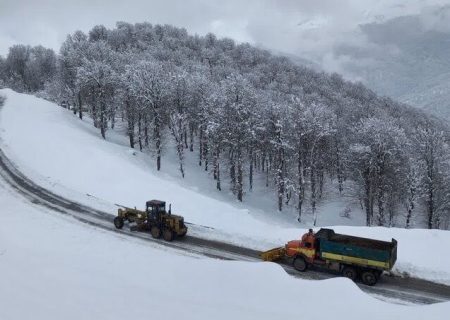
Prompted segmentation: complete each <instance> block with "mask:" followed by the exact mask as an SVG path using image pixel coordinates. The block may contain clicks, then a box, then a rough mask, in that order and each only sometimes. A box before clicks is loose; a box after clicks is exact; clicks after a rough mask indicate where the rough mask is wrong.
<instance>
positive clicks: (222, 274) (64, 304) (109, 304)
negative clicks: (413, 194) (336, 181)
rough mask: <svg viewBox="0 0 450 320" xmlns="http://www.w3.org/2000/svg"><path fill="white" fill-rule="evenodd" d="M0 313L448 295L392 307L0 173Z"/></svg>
mask: <svg viewBox="0 0 450 320" xmlns="http://www.w3.org/2000/svg"><path fill="white" fill-rule="evenodd" d="M0 203H1V204H2V211H1V212H0V272H1V277H0V319H5V320H26V319H34V320H47V319H66V320H71V319H73V320H83V319H86V320H88V319H109V320H115V319H133V320H141V319H173V318H182V319H196V320H201V319H218V320H219V319H261V320H262V319H299V316H301V318H302V319H314V318H316V317H317V315H318V314H319V315H320V317H321V318H324V319H328V318H329V319H331V318H332V319H348V320H352V319H355V320H356V319H358V320H359V319H367V320H370V319H401V318H402V319H408V320H415V319H417V320H422V319H430V320H438V319H444V318H445V314H448V313H449V312H450V302H447V303H441V304H434V305H429V306H420V307H410V306H399V305H393V304H389V303H385V302H381V301H379V300H377V299H374V298H371V297H369V296H368V295H366V294H364V293H362V292H361V291H360V290H359V288H357V287H356V285H355V284H353V283H352V282H351V281H350V280H347V279H343V278H337V279H330V280H325V281H308V280H300V279H295V278H293V277H290V276H288V275H287V274H286V273H285V272H284V271H282V269H281V268H280V267H279V266H277V265H275V264H271V263H249V262H224V261H217V260H212V259H206V258H198V257H189V256H183V255H182V253H179V252H177V251H174V250H170V251H166V250H165V249H164V248H163V247H160V246H158V245H157V244H151V243H144V242H141V241H139V240H135V239H130V238H127V237H122V236H120V235H118V234H113V233H111V232H106V231H103V230H99V229H95V228H93V227H91V226H87V225H84V224H83V225H82V224H81V223H78V222H75V221H74V220H72V219H70V218H66V217H65V216H61V215H56V216H55V215H54V213H51V212H46V211H43V210H41V209H38V208H37V207H33V206H31V205H29V204H26V203H24V202H23V199H22V198H20V196H18V195H17V194H15V191H13V190H9V189H5V185H4V182H3V181H0Z"/></svg>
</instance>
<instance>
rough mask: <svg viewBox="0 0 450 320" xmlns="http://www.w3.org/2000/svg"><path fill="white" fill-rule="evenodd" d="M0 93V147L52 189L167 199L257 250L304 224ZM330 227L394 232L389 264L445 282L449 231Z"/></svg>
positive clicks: (112, 136)
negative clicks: (1, 99) (393, 260)
mask: <svg viewBox="0 0 450 320" xmlns="http://www.w3.org/2000/svg"><path fill="white" fill-rule="evenodd" d="M0 94H3V95H6V96H7V101H6V104H5V106H4V107H3V109H2V110H1V112H0V144H1V147H2V149H3V151H4V152H5V153H6V154H7V155H8V157H10V158H11V159H12V160H13V161H14V162H15V163H16V164H17V165H18V167H19V169H20V170H21V171H22V172H24V173H25V175H26V176H28V177H30V178H32V179H33V180H34V181H35V182H37V183H38V184H40V185H42V186H43V187H45V188H48V189H51V190H53V191H54V192H56V193H59V194H61V195H64V196H66V197H68V198H71V199H76V200H78V201H80V202H83V203H86V204H88V205H91V206H95V207H97V208H100V209H103V210H108V211H110V212H111V213H112V214H114V212H115V210H116V209H117V207H115V206H114V203H120V204H124V205H127V206H138V207H142V206H143V204H144V202H145V201H146V200H148V199H150V198H156V199H165V200H166V201H168V202H169V203H172V205H173V209H174V212H179V213H181V214H182V215H184V216H185V218H186V220H187V221H189V222H192V223H195V224H198V225H203V226H208V227H210V228H205V229H195V230H194V229H193V230H191V231H193V232H196V233H201V236H203V237H209V238H214V239H219V240H225V241H228V242H233V243H235V244H239V245H244V246H249V247H253V248H256V249H267V248H270V247H273V246H279V245H282V244H284V243H285V242H286V241H288V240H291V239H293V238H298V237H299V236H300V235H301V234H303V232H304V228H305V227H306V226H303V227H300V226H298V225H297V224H295V223H294V222H292V221H290V220H289V219H283V218H280V217H277V214H276V213H275V212H271V210H273V208H271V207H269V208H268V210H266V211H264V210H261V209H260V208H259V209H258V208H257V209H255V208H254V207H252V206H249V207H246V204H245V203H244V204H240V203H237V202H233V201H229V198H227V197H226V195H225V196H223V195H221V194H219V192H215V191H209V192H205V189H206V188H205V186H202V184H205V183H207V182H205V181H209V180H207V177H206V178H205V173H203V172H201V170H197V171H194V170H193V171H188V175H189V174H191V175H192V173H195V175H196V176H194V177H192V176H191V178H188V179H186V180H185V181H183V180H182V179H181V178H178V177H176V176H174V175H173V174H171V172H173V171H170V170H171V168H172V169H173V168H175V167H176V163H171V162H170V160H169V159H168V158H169V157H167V158H164V160H163V171H162V172H156V171H155V169H154V167H155V165H154V160H153V159H152V158H151V156H150V155H148V154H145V153H140V152H138V151H136V150H133V149H130V148H128V147H127V146H126V141H125V139H124V138H123V137H122V136H121V135H120V134H117V133H114V132H112V131H110V132H108V133H107V135H108V139H107V140H106V141H104V140H103V139H101V138H100V135H99V133H98V132H97V130H96V129H95V128H93V127H92V126H91V125H90V123H89V120H87V121H80V120H79V119H78V118H76V117H75V116H74V115H73V114H72V113H71V112H69V111H67V110H65V109H62V108H60V107H58V106H56V105H54V104H52V103H50V102H47V101H45V100H42V99H38V98H35V97H33V96H30V95H24V94H18V93H15V92H13V91H11V90H9V89H4V90H0ZM189 169H190V168H189ZM164 170H167V171H164ZM175 171H176V170H175ZM189 172H192V173H189ZM196 181H199V185H197V184H196ZM263 201H264V200H263ZM341 209H342V208H339V209H337V208H336V211H339V210H341ZM327 210H328V211H333V208H332V207H329V208H327ZM278 215H280V214H278ZM326 216H328V214H327V215H326ZM327 223H328V224H335V223H343V220H336V219H335V218H330V219H323V221H322V225H326V224H327ZM333 228H334V229H335V230H336V231H337V232H342V233H348V234H354V235H360V236H365V237H373V238H377V239H382V240H390V239H391V238H395V239H397V240H398V243H399V249H398V260H397V264H396V266H395V270H394V271H396V272H400V273H403V272H406V273H408V274H410V275H412V276H416V277H420V278H424V279H430V280H434V281H438V282H443V283H447V284H450V268H449V267H448V266H449V265H450V255H442V254H440V252H442V250H443V248H448V246H449V245H450V232H448V231H439V230H433V231H429V230H404V229H395V228H391V229H388V228H367V227H339V226H334V227H333ZM436 256H439V258H432V257H436Z"/></svg>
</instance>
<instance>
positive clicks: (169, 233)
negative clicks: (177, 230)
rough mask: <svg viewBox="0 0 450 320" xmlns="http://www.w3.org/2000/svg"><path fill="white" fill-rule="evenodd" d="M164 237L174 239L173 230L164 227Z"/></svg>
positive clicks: (167, 239)
mask: <svg viewBox="0 0 450 320" xmlns="http://www.w3.org/2000/svg"><path fill="white" fill-rule="evenodd" d="M163 238H164V240H166V241H172V240H173V232H172V231H171V230H169V229H164V231H163Z"/></svg>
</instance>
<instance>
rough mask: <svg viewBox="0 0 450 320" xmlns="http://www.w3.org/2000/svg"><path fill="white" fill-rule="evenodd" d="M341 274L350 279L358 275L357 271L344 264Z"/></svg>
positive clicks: (353, 279)
mask: <svg viewBox="0 0 450 320" xmlns="http://www.w3.org/2000/svg"><path fill="white" fill-rule="evenodd" d="M342 275H343V276H344V277H346V278H349V279H350V280H352V281H355V280H356V277H357V276H358V272H357V271H356V269H355V268H352V267H348V266H346V267H344V269H342Z"/></svg>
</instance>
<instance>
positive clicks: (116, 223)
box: [114, 217, 124, 229]
mask: <svg viewBox="0 0 450 320" xmlns="http://www.w3.org/2000/svg"><path fill="white" fill-rule="evenodd" d="M123 224H124V220H123V218H122V217H115V218H114V226H115V227H116V228H117V229H122V228H123Z"/></svg>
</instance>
